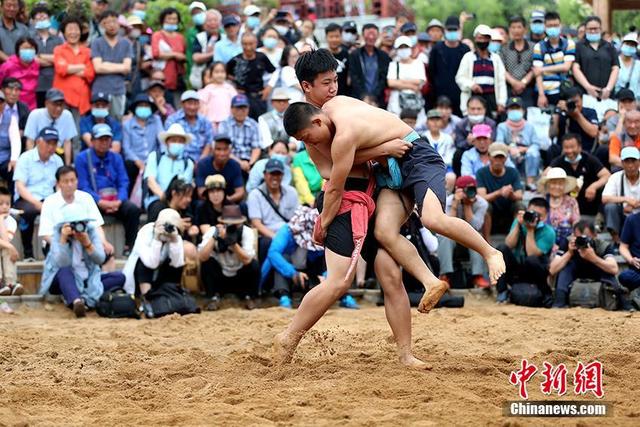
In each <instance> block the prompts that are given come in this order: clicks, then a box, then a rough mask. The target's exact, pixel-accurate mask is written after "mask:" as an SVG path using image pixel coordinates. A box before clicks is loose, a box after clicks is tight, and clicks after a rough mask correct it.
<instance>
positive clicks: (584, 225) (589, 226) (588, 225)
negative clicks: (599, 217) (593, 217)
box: [573, 219, 596, 234]
mask: <svg viewBox="0 0 640 427" xmlns="http://www.w3.org/2000/svg"><path fill="white" fill-rule="evenodd" d="M576 230H582V231H584V230H590V231H591V232H592V233H593V234H596V225H595V224H594V222H593V221H587V220H586V219H581V220H580V221H578V222H576V223H575V224H573V231H576Z"/></svg>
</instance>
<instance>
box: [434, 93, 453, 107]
mask: <svg viewBox="0 0 640 427" xmlns="http://www.w3.org/2000/svg"><path fill="white" fill-rule="evenodd" d="M452 105H453V104H452V103H451V99H449V97H448V96H447V95H440V96H439V97H438V99H437V100H436V107H448V108H451V106H452Z"/></svg>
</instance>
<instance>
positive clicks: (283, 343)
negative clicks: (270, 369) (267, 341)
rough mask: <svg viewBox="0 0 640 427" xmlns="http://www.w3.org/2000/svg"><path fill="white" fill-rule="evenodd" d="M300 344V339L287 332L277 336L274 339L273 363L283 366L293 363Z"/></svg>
mask: <svg viewBox="0 0 640 427" xmlns="http://www.w3.org/2000/svg"><path fill="white" fill-rule="evenodd" d="M298 342H300V338H298V339H295V338H293V337H291V336H290V335H289V334H287V332H286V331H285V332H281V333H279V334H278V335H276V337H275V338H274V339H273V363H274V364H276V365H282V364H285V363H289V362H291V359H292V358H293V353H294V352H295V351H296V347H297V346H298Z"/></svg>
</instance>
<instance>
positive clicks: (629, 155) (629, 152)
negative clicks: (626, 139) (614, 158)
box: [620, 147, 640, 160]
mask: <svg viewBox="0 0 640 427" xmlns="http://www.w3.org/2000/svg"><path fill="white" fill-rule="evenodd" d="M620 159H621V160H627V159H634V160H640V151H638V149H637V148H636V147H624V148H623V149H622V151H621V152H620Z"/></svg>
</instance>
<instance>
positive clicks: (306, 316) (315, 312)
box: [273, 248, 354, 363]
mask: <svg viewBox="0 0 640 427" xmlns="http://www.w3.org/2000/svg"><path fill="white" fill-rule="evenodd" d="M324 253H325V259H326V261H327V278H326V279H325V280H324V281H323V282H322V283H321V284H320V285H318V286H316V287H314V288H313V289H311V290H310V291H309V292H307V294H306V295H305V296H304V298H303V299H302V303H300V306H299V307H298V310H297V311H296V314H295V315H294V316H293V319H292V320H291V323H290V324H289V326H288V327H287V329H286V330H285V331H284V332H282V333H280V334H278V335H277V336H276V337H275V339H274V344H273V347H274V353H275V360H274V361H275V362H276V363H287V362H290V361H291V358H292V357H293V352H294V351H295V349H296V347H297V345H298V343H299V342H300V339H301V338H302V336H303V335H304V334H305V332H307V331H308V330H309V329H311V328H312V327H313V325H315V324H316V322H317V321H318V320H320V318H321V317H322V315H323V314H324V313H326V311H327V310H328V309H329V307H331V306H332V305H333V304H334V303H335V302H336V301H337V300H338V298H340V297H341V296H342V295H344V293H345V292H347V290H348V289H349V287H350V286H351V282H352V281H353V276H354V273H352V274H351V275H350V277H347V278H345V275H346V274H347V271H348V270H349V265H350V263H351V258H348V257H344V256H341V255H338V254H336V253H335V252H332V251H331V250H329V249H326V248H325V252H324Z"/></svg>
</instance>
